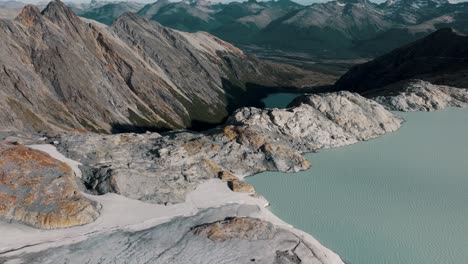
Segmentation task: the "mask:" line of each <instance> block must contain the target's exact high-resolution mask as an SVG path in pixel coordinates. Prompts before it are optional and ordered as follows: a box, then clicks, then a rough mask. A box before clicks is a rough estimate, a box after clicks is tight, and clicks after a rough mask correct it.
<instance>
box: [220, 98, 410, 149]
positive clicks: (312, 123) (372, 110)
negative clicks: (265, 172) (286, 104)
mask: <svg viewBox="0 0 468 264" xmlns="http://www.w3.org/2000/svg"><path fill="white" fill-rule="evenodd" d="M292 104H293V105H294V106H293V107H291V108H289V109H258V108H242V109H240V110H238V111H237V112H236V113H234V115H233V116H232V117H231V118H230V119H229V120H228V124H232V125H238V126H246V127H260V128H262V131H263V133H265V134H267V135H269V136H270V137H272V138H274V139H275V140H277V141H280V142H287V143H288V144H289V145H291V146H293V148H295V149H298V150H300V151H302V152H311V151H316V150H319V149H322V148H333V147H339V146H344V145H349V144H353V143H356V142H358V141H362V140H369V139H372V138H375V137H377V136H379V135H383V134H385V133H388V132H393V131H396V130H397V129H398V128H400V125H401V123H402V120H401V119H400V118H398V117H396V116H395V115H393V114H392V113H390V112H388V111H387V110H385V109H384V108H383V107H382V106H381V105H379V104H378V103H376V102H375V101H373V100H369V99H366V98H364V97H362V96H360V95H358V94H356V93H350V92H338V93H325V94H317V95H305V96H302V97H299V98H297V99H296V100H295V101H294V102H293V103H292Z"/></svg>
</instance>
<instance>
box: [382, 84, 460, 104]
mask: <svg viewBox="0 0 468 264" xmlns="http://www.w3.org/2000/svg"><path fill="white" fill-rule="evenodd" d="M383 90H384V91H382V92H381V93H382V95H379V96H376V97H374V98H373V99H374V100H375V101H377V102H378V103H380V104H382V105H383V106H384V107H385V108H387V109H389V110H392V111H404V112H415V111H434V110H439V109H444V108H447V107H466V106H468V90H467V89H461V88H455V87H450V86H443V85H433V84H431V83H429V82H426V81H422V80H408V81H402V82H398V83H396V84H392V85H389V86H387V87H385V88H384V89H383Z"/></svg>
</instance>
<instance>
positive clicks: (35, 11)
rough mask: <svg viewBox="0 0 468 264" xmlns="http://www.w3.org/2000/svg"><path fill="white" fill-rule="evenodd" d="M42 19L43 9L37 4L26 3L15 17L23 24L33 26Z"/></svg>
mask: <svg viewBox="0 0 468 264" xmlns="http://www.w3.org/2000/svg"><path fill="white" fill-rule="evenodd" d="M40 19H41V11H40V10H39V8H38V7H37V6H35V5H26V6H25V7H23V9H22V10H21V13H20V14H19V15H18V16H17V17H16V18H15V20H16V21H18V22H21V23H22V24H25V25H28V26H33V25H35V24H36V23H37V22H38V21H39V20H40Z"/></svg>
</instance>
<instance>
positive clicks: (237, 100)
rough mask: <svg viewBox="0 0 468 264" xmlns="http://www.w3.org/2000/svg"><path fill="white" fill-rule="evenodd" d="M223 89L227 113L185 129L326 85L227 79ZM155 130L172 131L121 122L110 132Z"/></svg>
mask: <svg viewBox="0 0 468 264" xmlns="http://www.w3.org/2000/svg"><path fill="white" fill-rule="evenodd" d="M222 83H223V89H224V91H226V94H225V95H224V97H225V98H224V101H225V102H226V107H225V110H226V112H227V114H226V115H225V116H224V117H222V118H221V119H218V120H217V121H210V120H199V119H193V120H192V121H191V123H190V125H189V126H188V127H187V130H191V131H195V132H202V131H207V130H210V129H213V128H216V127H219V126H221V125H224V124H225V123H226V120H227V119H228V118H229V116H230V115H232V114H233V113H234V112H235V111H236V110H237V109H239V108H242V107H257V108H264V107H265V104H264V103H263V101H262V100H263V99H264V98H266V97H267V96H269V95H271V94H275V93H297V94H304V93H317V92H323V91H326V90H327V88H328V86H317V87H309V88H297V87H277V86H264V85H259V84H255V83H246V84H245V85H243V86H241V85H239V84H234V83H232V82H231V81H229V80H227V79H223V80H222ZM148 131H149V132H157V133H165V134H167V132H169V131H174V130H171V129H169V128H164V127H158V126H157V125H156V124H155V125H154V126H152V125H147V124H146V125H138V124H122V123H114V124H112V130H111V133H112V134H120V133H145V132H148Z"/></svg>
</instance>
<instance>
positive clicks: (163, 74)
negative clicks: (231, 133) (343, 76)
mask: <svg viewBox="0 0 468 264" xmlns="http://www.w3.org/2000/svg"><path fill="white" fill-rule="evenodd" d="M0 39H1V40H2V41H0V67H1V68H0V87H2V89H1V90H0V110H1V111H0V127H1V129H2V130H33V131H38V130H55V131H57V130H58V131H63V130H87V131H97V132H122V131H146V130H164V129H178V128H187V127H192V128H195V127H197V124H204V123H214V124H216V123H219V122H222V121H223V119H224V118H225V117H227V115H228V114H229V113H230V111H232V110H234V109H235V108H237V107H239V104H240V103H241V104H242V103H246V102H247V101H248V99H249V98H248V96H247V95H246V94H248V93H249V91H254V92H255V91H258V93H265V92H266V90H264V89H261V90H255V89H259V85H262V86H268V87H276V86H281V87H285V86H300V85H301V84H309V85H310V84H312V82H313V81H314V80H315V82H317V83H316V84H320V80H325V81H326V82H327V83H330V79H327V78H328V77H326V76H323V75H319V74H316V75H314V74H313V73H309V72H304V71H302V70H300V69H298V68H294V67H291V66H286V65H277V64H273V63H268V62H263V61H260V60H258V59H256V58H255V57H253V56H250V55H248V54H245V53H244V52H243V51H241V50H239V49H238V48H236V47H234V46H232V45H231V44H229V43H227V42H224V41H222V40H220V39H219V38H217V37H214V36H212V35H210V34H208V33H204V32H200V33H184V32H179V31H175V30H172V29H169V28H166V27H163V26H161V25H160V24H159V23H156V22H154V21H150V20H147V19H145V18H142V17H140V16H138V15H136V14H132V13H125V14H124V15H122V16H120V17H119V18H118V19H117V20H116V21H114V23H113V25H112V26H110V27H108V26H105V25H103V24H100V23H97V22H95V21H91V20H87V19H83V18H79V17H78V16H77V15H76V14H75V13H73V12H72V11H71V9H69V8H68V7H66V6H65V5H64V4H63V3H62V2H60V1H52V2H50V3H49V4H48V5H47V7H46V8H45V9H44V10H43V11H42V12H41V11H40V10H39V9H38V8H37V7H36V6H31V5H28V6H26V7H24V8H23V10H22V11H21V13H20V14H19V16H18V17H17V18H15V19H14V20H13V21H12V20H0ZM322 77H323V78H324V79H321V78H322ZM301 78H306V79H308V80H309V81H310V80H312V82H307V83H300V82H298V80H300V79H301ZM240 98H242V100H240Z"/></svg>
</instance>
